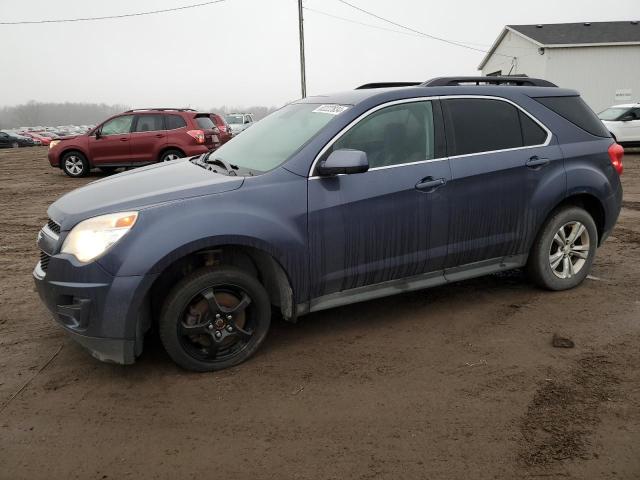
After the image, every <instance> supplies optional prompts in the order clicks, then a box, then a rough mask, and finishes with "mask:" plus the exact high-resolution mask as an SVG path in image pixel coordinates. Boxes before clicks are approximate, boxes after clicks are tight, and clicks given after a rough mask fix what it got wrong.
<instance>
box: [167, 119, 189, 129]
mask: <svg viewBox="0 0 640 480" xmlns="http://www.w3.org/2000/svg"><path fill="white" fill-rule="evenodd" d="M164 121H165V124H166V126H167V130H175V129H177V128H184V127H186V126H187V122H185V121H184V118H182V117H181V116H180V115H166V116H165V118H164Z"/></svg>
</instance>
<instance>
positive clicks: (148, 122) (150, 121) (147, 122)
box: [134, 115, 164, 132]
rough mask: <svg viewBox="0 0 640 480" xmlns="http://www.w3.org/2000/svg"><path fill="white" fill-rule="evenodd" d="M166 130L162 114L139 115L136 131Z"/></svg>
mask: <svg viewBox="0 0 640 480" xmlns="http://www.w3.org/2000/svg"><path fill="white" fill-rule="evenodd" d="M157 130H164V124H163V121H162V115H138V121H137V122H136V128H135V130H134V131H135V132H154V131H157Z"/></svg>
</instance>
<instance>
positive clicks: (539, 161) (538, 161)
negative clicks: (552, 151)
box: [526, 155, 551, 168]
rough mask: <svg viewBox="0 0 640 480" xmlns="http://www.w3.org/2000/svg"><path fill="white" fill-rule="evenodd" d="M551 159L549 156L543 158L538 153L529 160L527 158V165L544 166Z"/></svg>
mask: <svg viewBox="0 0 640 480" xmlns="http://www.w3.org/2000/svg"><path fill="white" fill-rule="evenodd" d="M550 161H551V160H549V159H548V158H541V157H539V156H537V155H534V156H533V157H531V158H530V159H529V160H527V163H526V165H527V167H529V168H538V167H544V166H545V165H548V164H549V162H550Z"/></svg>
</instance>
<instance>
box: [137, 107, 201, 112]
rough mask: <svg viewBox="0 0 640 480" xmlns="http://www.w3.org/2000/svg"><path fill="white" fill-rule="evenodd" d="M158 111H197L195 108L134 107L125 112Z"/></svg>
mask: <svg viewBox="0 0 640 480" xmlns="http://www.w3.org/2000/svg"><path fill="white" fill-rule="evenodd" d="M149 110H152V111H156V112H164V111H167V110H173V111H174V112H195V111H196V110H194V109H193V108H132V109H131V110H127V111H126V112H125V113H131V112H145V111H149Z"/></svg>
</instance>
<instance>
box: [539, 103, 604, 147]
mask: <svg viewBox="0 0 640 480" xmlns="http://www.w3.org/2000/svg"><path fill="white" fill-rule="evenodd" d="M535 100H536V101H538V102H539V103H541V104H543V105H544V106H545V107H547V108H548V109H550V110H552V111H554V112H555V113H557V114H558V115H560V116H561V117H564V118H565V119H567V120H568V121H570V122H571V123H573V124H574V125H576V126H578V127H580V128H581V129H583V130H584V131H586V132H588V133H590V134H591V135H595V136H597V137H609V136H610V135H609V132H608V130H607V129H606V128H605V126H604V125H603V124H602V122H601V121H600V119H599V118H598V116H597V115H596V114H595V113H594V112H593V110H591V109H590V108H589V106H588V105H587V104H586V103H585V102H584V100H582V98H580V97H579V96H572V97H538V98H535Z"/></svg>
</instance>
